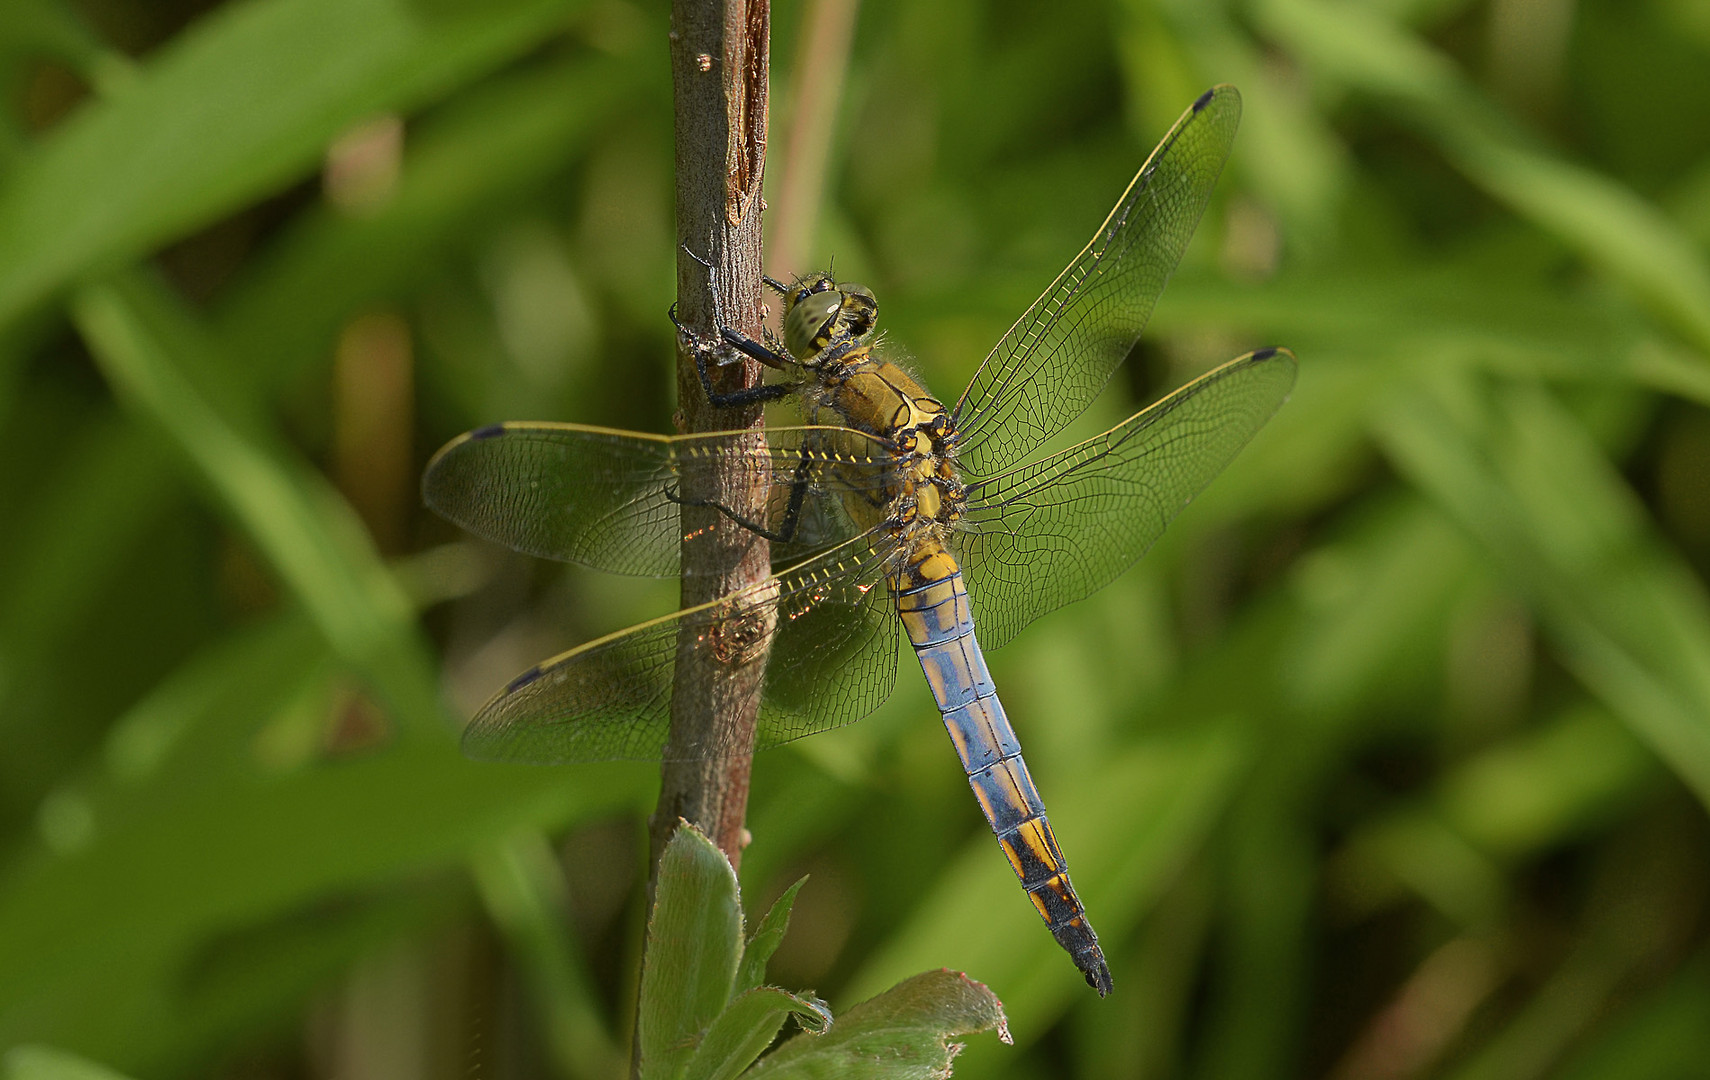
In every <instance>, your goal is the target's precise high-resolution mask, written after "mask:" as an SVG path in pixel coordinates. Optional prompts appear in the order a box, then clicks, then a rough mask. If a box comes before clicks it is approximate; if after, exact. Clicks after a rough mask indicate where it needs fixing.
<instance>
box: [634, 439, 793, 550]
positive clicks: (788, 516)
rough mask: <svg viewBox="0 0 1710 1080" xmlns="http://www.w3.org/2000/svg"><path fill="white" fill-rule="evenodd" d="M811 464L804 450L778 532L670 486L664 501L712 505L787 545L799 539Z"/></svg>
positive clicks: (750, 530)
mask: <svg viewBox="0 0 1710 1080" xmlns="http://www.w3.org/2000/svg"><path fill="white" fill-rule="evenodd" d="M811 461H812V458H811V457H810V456H809V454H808V452H807V450H806V449H805V448H804V449H803V450H802V454H801V457H800V458H798V459H797V460H796V475H795V477H794V479H792V480H791V481H790V501H789V503H788V505H786V506H785V507H784V517H783V520H782V521H780V522H779V523H778V527H777V528H776V529H768V528H767V527H766V526H764V525H762V524H761V523H759V522H758V521H752V520H750V519H748V518H746V517H744V516H743V515H741V514H739V513H737V512H736V511H735V510H732V509H731V508H730V507H728V506H726V505H724V504H723V503H721V502H719V501H718V500H717V499H688V498H684V497H683V496H682V495H680V494H678V492H677V491H676V490H675V489H673V488H671V487H667V488H665V498H666V499H668V500H670V501H671V502H674V503H676V504H677V505H678V506H710V507H712V508H713V509H714V510H717V511H718V512H719V513H721V514H723V515H724V516H725V517H727V518H729V519H730V520H731V521H734V522H736V523H737V524H738V525H740V526H742V527H743V528H744V529H747V530H748V531H749V532H752V533H754V534H755V535H757V536H761V537H764V538H765V539H767V540H770V541H772V542H773V543H774V544H788V543H790V542H791V541H793V540H794V539H795V538H796V530H797V527H798V526H799V525H800V524H801V516H802V503H803V502H804V501H805V500H806V499H807V491H808V486H809V485H810V484H811V483H812V482H813V481H812V477H811V475H810V473H809V464H810V462H811Z"/></svg>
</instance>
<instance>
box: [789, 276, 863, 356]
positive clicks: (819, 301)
mask: <svg viewBox="0 0 1710 1080" xmlns="http://www.w3.org/2000/svg"><path fill="white" fill-rule="evenodd" d="M878 317H879V302H878V300H876V299H874V297H873V291H872V290H871V289H869V288H867V287H866V286H864V285H855V284H852V283H850V282H839V281H837V280H835V279H834V278H832V276H831V275H830V274H829V273H824V272H821V273H817V274H811V275H809V276H808V277H805V278H801V279H798V280H797V281H796V282H795V283H794V284H793V285H791V286H790V287H789V288H787V289H786V290H784V347H785V348H786V349H788V350H789V351H790V355H791V356H793V357H795V358H796V359H797V360H800V361H802V362H803V363H809V362H811V361H812V360H813V359H814V358H815V357H816V356H818V355H819V354H820V353H821V352H823V351H824V350H825V349H826V348H828V347H829V346H831V345H832V344H834V343H839V342H848V343H850V344H859V343H860V342H862V341H863V340H865V339H866V338H867V337H868V336H869V335H870V334H872V332H873V323H874V322H875V321H876V320H877V319H878Z"/></svg>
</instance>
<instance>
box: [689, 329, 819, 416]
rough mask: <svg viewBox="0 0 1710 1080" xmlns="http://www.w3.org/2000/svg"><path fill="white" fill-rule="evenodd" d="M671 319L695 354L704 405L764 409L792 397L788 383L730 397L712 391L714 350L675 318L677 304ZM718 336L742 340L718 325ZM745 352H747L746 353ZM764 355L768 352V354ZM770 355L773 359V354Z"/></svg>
mask: <svg viewBox="0 0 1710 1080" xmlns="http://www.w3.org/2000/svg"><path fill="white" fill-rule="evenodd" d="M670 319H671V324H672V325H673V326H675V327H676V328H677V333H678V334H680V335H682V336H684V337H685V338H687V339H688V340H689V341H690V342H691V346H690V347H691V348H692V349H693V350H694V353H695V373H696V374H697V375H699V376H700V378H701V389H702V390H704V391H705V392H706V395H707V401H709V402H710V403H711V404H712V405H713V406H714V407H715V408H720V409H740V408H744V407H746V406H749V405H763V404H765V403H766V402H768V401H777V400H778V399H779V398H783V397H787V396H788V395H790V394H793V393H795V390H796V388H795V386H793V385H791V384H790V383H768V384H766V385H764V386H752V387H749V388H748V389H746V390H732V391H730V392H729V393H721V392H719V391H717V390H714V389H713V383H712V369H711V367H710V366H709V365H710V363H711V361H710V357H711V356H712V354H713V352H714V351H715V350H714V349H713V348H711V347H709V346H707V345H704V344H702V342H701V339H700V335H698V334H696V333H695V332H694V330H692V329H690V328H689V327H688V326H687V325H686V324H685V323H683V322H682V321H681V320H680V319H678V318H677V305H676V304H672V305H671V311H670ZM719 333H720V335H721V336H726V338H727V340H728V336H729V335H732V334H735V336H737V337H742V335H740V334H736V332H735V331H734V330H730V329H728V328H727V327H725V326H724V325H723V324H722V323H721V324H720V325H719ZM742 340H744V341H748V340H750V339H749V338H742ZM755 344H756V346H757V347H759V348H761V349H765V346H763V345H759V343H758V342H756V343H755ZM744 351H745V352H746V351H747V350H744ZM766 351H768V352H770V350H766ZM749 355H753V354H749ZM772 355H774V356H775V355H776V354H772ZM755 359H756V360H760V361H761V363H767V361H766V360H764V359H762V358H761V357H759V356H755ZM770 366H773V367H778V366H780V364H772V365H770Z"/></svg>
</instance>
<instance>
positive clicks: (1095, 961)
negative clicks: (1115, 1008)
mask: <svg viewBox="0 0 1710 1080" xmlns="http://www.w3.org/2000/svg"><path fill="white" fill-rule="evenodd" d="M1075 959H1076V960H1077V961H1080V964H1079V967H1080V969H1081V974H1082V975H1084V976H1086V980H1087V985H1088V986H1090V987H1092V988H1093V989H1094V990H1097V991H1098V996H1099V997H1108V996H1109V994H1110V989H1111V981H1110V965H1109V964H1106V963H1105V962H1104V953H1102V952H1100V951H1099V950H1098V949H1097V948H1094V949H1093V954H1092V955H1091V956H1085V957H1080V956H1077V957H1076V958H1075Z"/></svg>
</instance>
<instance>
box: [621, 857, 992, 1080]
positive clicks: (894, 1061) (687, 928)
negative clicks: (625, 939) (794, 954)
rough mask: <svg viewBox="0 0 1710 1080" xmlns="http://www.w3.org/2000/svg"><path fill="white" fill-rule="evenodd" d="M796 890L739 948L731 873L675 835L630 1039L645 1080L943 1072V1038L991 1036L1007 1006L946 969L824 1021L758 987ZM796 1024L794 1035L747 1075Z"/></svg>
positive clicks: (951, 1048)
mask: <svg viewBox="0 0 1710 1080" xmlns="http://www.w3.org/2000/svg"><path fill="white" fill-rule="evenodd" d="M801 885H802V883H801V882H800V881H798V882H796V883H795V884H794V885H792V886H790V888H789V889H787V890H786V891H785V892H784V895H783V896H781V897H779V898H778V901H777V902H776V903H774V904H773V905H772V908H771V910H770V911H768V912H767V913H766V916H765V917H764V918H763V919H761V920H760V925H759V926H758V927H757V928H756V929H755V931H754V936H753V937H751V938H750V939H749V940H748V943H747V945H746V947H744V945H743V940H742V904H741V896H740V891H739V889H738V887H737V883H736V873H735V871H733V870H732V869H731V868H730V862H729V860H727V859H726V858H725V857H724V854H723V853H722V852H720V851H719V850H718V848H717V847H715V846H713V843H712V841H710V840H708V839H707V838H706V837H705V836H704V835H702V834H701V832H700V831H699V830H697V829H695V828H694V827H693V826H692V825H688V824H686V823H685V824H683V825H680V826H679V827H678V829H677V832H676V834H675V835H674V836H673V837H672V838H671V842H670V843H669V844H668V845H666V848H665V854H664V855H663V856H662V857H661V858H660V861H659V885H658V888H659V892H658V898H657V900H656V902H655V904H654V907H653V914H652V918H651V919H650V921H649V923H648V927H647V952H646V961H645V964H644V966H643V968H642V972H641V1021H640V1024H639V1025H638V1042H639V1048H640V1053H641V1077H642V1080H655V1078H658V1080H667V1078H669V1080H678V1078H681V1080H732V1078H734V1077H736V1076H737V1075H739V1074H741V1075H748V1076H772V1077H816V1076H849V1075H860V1076H870V1077H873V1078H875V1080H909V1078H915V1077H919V1078H925V1077H932V1076H944V1075H946V1073H947V1071H948V1069H949V1067H950V1060H951V1059H952V1058H954V1057H955V1056H956V1054H957V1052H958V1051H959V1049H960V1047H958V1046H955V1045H954V1044H952V1043H951V1042H950V1040H951V1039H952V1038H954V1037H956V1036H959V1035H965V1034H968V1033H970V1032H977V1031H987V1030H990V1029H992V1028H996V1029H997V1031H998V1034H999V1036H1000V1037H1001V1038H1002V1039H1003V1040H1004V1041H1005V1042H1008V1041H1009V1032H1008V1030H1007V1028H1005V1026H1004V1016H1003V1007H1002V1005H1001V1004H1000V1003H999V1002H998V999H997V997H996V996H995V995H993V994H992V992H991V991H990V990H987V989H986V988H985V987H984V986H981V985H980V984H979V983H976V982H973V981H971V980H970V979H968V978H967V977H966V976H964V975H959V974H957V973H955V972H951V971H942V970H941V971H935V972H928V973H926V974H924V975H918V976H915V977H914V978H912V979H909V980H907V981H905V982H902V983H899V984H898V985H896V986H894V987H892V988H891V989H889V990H887V991H885V992H884V993H882V994H880V995H879V996H877V997H875V998H873V999H872V1000H871V1001H865V1002H862V1003H861V1004H859V1005H856V1006H855V1007H854V1008H852V1009H850V1010H849V1012H848V1013H847V1014H845V1015H844V1016H843V1017H842V1018H840V1019H839V1020H837V1021H836V1023H833V1022H832V1018H831V1009H830V1008H829V1007H828V1006H827V1005H826V1004H825V1002H823V1001H820V1000H819V999H818V998H816V997H813V996H812V995H811V994H808V995H802V994H792V993H790V992H789V991H787V990H780V989H779V988H777V987H775V986H765V985H762V981H763V980H764V978H765V973H766V962H767V960H768V959H770V958H771V956H772V954H773V952H774V951H775V950H776V949H777V947H778V945H779V944H780V943H781V942H782V940H783V936H784V933H785V931H786V930H787V929H788V927H789V922H790V910H791V908H792V907H793V906H794V905H795V900H796V894H797V892H798V891H800V889H801ZM791 1016H794V1017H795V1018H796V1022H797V1023H798V1024H799V1025H800V1026H801V1028H802V1033H801V1034H800V1035H797V1036H796V1037H795V1038H792V1039H790V1040H789V1041H788V1042H786V1043H785V1044H784V1045H783V1046H781V1047H779V1049H778V1050H777V1051H776V1052H775V1053H773V1054H772V1055H770V1056H769V1057H767V1058H766V1060H764V1061H763V1062H761V1063H760V1064H759V1065H758V1066H756V1067H755V1068H753V1069H750V1068H749V1066H750V1065H753V1064H754V1061H755V1059H756V1058H758V1057H759V1056H760V1054H761V1053H762V1052H763V1051H764V1050H765V1049H766V1048H767V1047H768V1046H770V1045H771V1044H772V1042H773V1040H774V1039H776V1038H777V1036H778V1032H779V1031H781V1030H782V1029H783V1026H784V1021H785V1020H787V1019H788V1018H789V1017H791Z"/></svg>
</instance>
